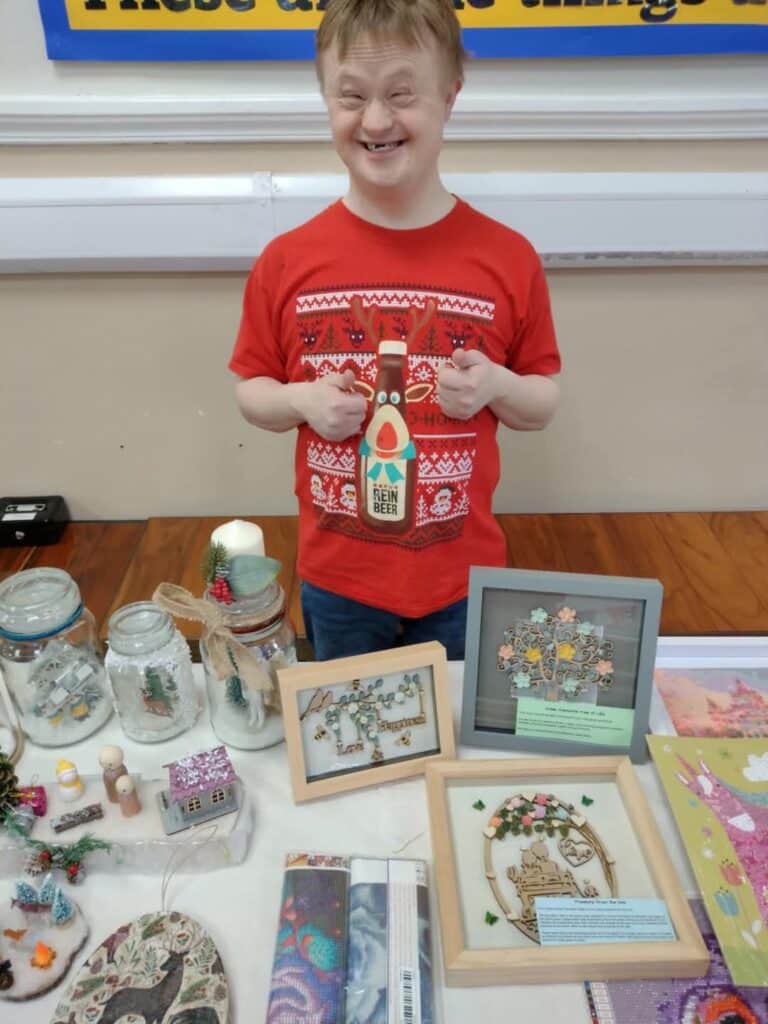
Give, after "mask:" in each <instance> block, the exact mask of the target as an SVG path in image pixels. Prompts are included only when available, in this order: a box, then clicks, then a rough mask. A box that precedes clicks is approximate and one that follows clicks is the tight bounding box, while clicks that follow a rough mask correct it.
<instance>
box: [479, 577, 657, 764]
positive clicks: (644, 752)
mask: <svg viewBox="0 0 768 1024" xmlns="http://www.w3.org/2000/svg"><path fill="white" fill-rule="evenodd" d="M487 590H495V591H509V592H510V593H520V592H525V593H530V594H531V595H532V596H534V598H535V596H537V595H541V598H542V600H546V598H547V597H548V596H549V595H554V594H556V595H563V594H564V595H567V597H568V599H569V600H572V601H573V603H576V602H577V600H578V598H579V597H589V598H598V599H605V601H606V602H607V603H609V602H610V601H611V600H617V601H638V602H642V603H643V614H642V622H641V624H640V629H639V637H638V640H639V657H638V661H637V672H636V677H635V691H634V697H635V699H634V705H633V710H634V718H633V721H632V735H631V739H630V742H629V744H628V745H622V746H609V745H603V744H596V743H590V742H584V743H581V742H577V741H574V740H565V739H563V740H558V739H548V738H544V737H541V738H539V737H536V736H517V735H516V734H515V733H514V732H504V731H502V730H499V729H493V730H491V729H483V728H480V727H478V726H477V724H476V711H477V691H478V683H479V678H478V677H479V671H480V654H481V649H482V648H483V645H484V644H487V643H493V644H494V645H495V644H496V643H497V642H498V637H494V638H492V639H491V638H489V637H486V635H485V631H484V628H483V598H484V595H485V592H486V591H487ZM663 593H664V590H663V587H662V585H661V583H660V582H659V581H658V580H654V579H640V578H636V577H629V576H593V575H587V574H583V573H566V572H543V571H538V570H527V569H491V568H480V567H477V566H473V567H472V568H471V569H470V573H469V598H468V606H467V634H466V651H465V661H464V686H463V694H462V703H461V708H462V710H461V742H462V743H463V744H465V745H466V746H470V747H488V748H495V749H497V750H499V749H500V750H523V751H532V752H535V753H540V754H590V753H591V754H627V755H628V756H629V757H630V758H631V760H632V761H634V762H635V763H636V764H642V763H644V762H645V761H647V760H648V749H647V746H646V742H645V735H646V733H647V732H648V718H649V714H650V704H651V694H652V691H653V669H654V663H655V660H656V643H657V640H658V634H659V620H660V618H661V601H662V596H663Z"/></svg>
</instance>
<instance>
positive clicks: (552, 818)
mask: <svg viewBox="0 0 768 1024" xmlns="http://www.w3.org/2000/svg"><path fill="white" fill-rule="evenodd" d="M483 835H484V836H485V851H484V864H485V875H486V878H487V879H488V883H489V885H490V887H491V892H492V893H493V896H494V899H495V900H496V902H497V904H498V905H499V906H500V907H501V910H502V912H503V914H504V917H505V918H506V919H507V921H509V922H510V924H513V925H514V926H515V928H517V929H518V931H520V932H522V934H523V935H525V936H526V937H527V938H529V939H531V940H532V941H533V942H537V943H538V942H539V941H540V940H539V928H538V922H537V920H536V903H535V900H536V897H537V896H565V897H572V898H574V899H579V898H586V899H595V898H598V897H601V896H603V897H606V898H607V897H609V896H610V897H615V896H616V895H617V893H618V889H617V885H616V875H615V871H614V861H613V860H612V859H611V858H610V857H609V855H608V852H607V850H606V849H605V846H604V845H603V842H602V840H601V839H600V837H599V836H598V835H597V833H596V832H595V831H594V829H593V828H592V827H591V826H590V825H589V823H588V822H587V819H586V818H585V817H584V815H582V814H579V813H578V812H577V810H576V808H575V807H574V806H573V804H569V803H565V802H564V801H562V800H560V799H558V797H556V796H553V795H552V794H551V793H533V792H530V793H518V794H516V795H515V796H513V797H510V798H509V799H508V800H505V801H504V803H503V804H501V806H500V807H498V808H497V810H496V811H494V812H493V814H492V815H491V818H490V820H489V822H488V825H487V826H486V827H485V828H484V829H483ZM508 836H513V837H515V838H517V837H521V841H520V842H519V845H518V856H519V863H517V864H516V863H513V864H511V865H510V866H509V867H507V869H506V872H505V874H506V879H507V880H508V881H509V882H511V885H512V889H513V890H514V895H515V897H516V899H517V901H518V903H519V910H518V911H516V910H514V909H513V907H512V906H510V902H509V901H508V899H507V898H506V897H505V895H504V892H503V888H502V885H500V884H499V877H498V874H497V871H496V869H495V867H494V862H493V850H492V844H493V843H494V841H496V840H499V841H503V840H505V839H506V838H507V837H508ZM529 836H530V838H531V840H532V842H531V843H530V844H528V845H523V842H522V840H523V839H525V838H526V837H529ZM550 840H551V841H552V842H550ZM558 854H559V858H560V863H558V860H557V859H556V857H557V855H558ZM590 862H591V863H590ZM597 862H599V864H600V868H601V869H602V875H603V878H604V880H605V886H604V889H603V892H601V891H600V889H599V888H598V886H597V885H595V884H594V883H593V881H591V878H594V876H595V867H596V864H597ZM586 865H589V867H586ZM582 868H584V869H585V870H584V871H582ZM586 872H588V873H589V876H587V874H586ZM505 888H509V887H508V886H505ZM606 890H607V891H606ZM492 917H493V915H486V921H487V922H488V923H492V922H491V918H492ZM494 920H495V918H494Z"/></svg>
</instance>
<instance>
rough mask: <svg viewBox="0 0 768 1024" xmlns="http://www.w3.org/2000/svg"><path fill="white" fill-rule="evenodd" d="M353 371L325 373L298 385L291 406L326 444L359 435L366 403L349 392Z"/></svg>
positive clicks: (353, 379)
mask: <svg viewBox="0 0 768 1024" xmlns="http://www.w3.org/2000/svg"><path fill="white" fill-rule="evenodd" d="M354 383H355V375H354V373H353V372H352V370H345V371H344V372H343V373H328V374H326V375H325V376H324V377H319V378H318V379H317V380H314V381H312V382H310V383H305V384H302V385H300V390H298V391H297V393H296V396H295V398H294V401H293V406H294V408H295V409H296V411H297V412H298V413H299V415H300V416H301V418H302V419H303V420H305V421H306V422H307V423H308V424H309V426H310V427H312V429H313V430H314V431H315V433H316V434H319V435H320V437H324V438H325V439H326V441H344V440H346V439H347V438H348V437H352V436H353V435H354V434H359V433H360V428H361V426H362V422H363V420H364V419H365V413H366V409H367V406H368V403H367V402H366V400H365V399H364V398H363V396H362V395H360V394H358V393H357V392H356V391H353V390H352V386H353V385H354Z"/></svg>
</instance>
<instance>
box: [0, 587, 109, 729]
mask: <svg viewBox="0 0 768 1024" xmlns="http://www.w3.org/2000/svg"><path fill="white" fill-rule="evenodd" d="M0 664H2V668H3V674H4V676H5V680H6V683H7V684H8V690H9V692H10V694H11V699H12V700H13V702H14V705H15V707H16V710H17V713H18V716H19V721H20V723H21V727H22V729H23V730H24V732H25V733H26V735H27V736H28V737H29V739H30V740H32V741H33V742H34V743H39V744H40V745H41V746H44V747H64V746H69V745H70V744H72V743H77V742H78V740H82V739H84V738H85V737H86V736H90V734H91V733H93V732H95V731H96V730H97V729H99V728H101V726H102V725H103V724H104V723H105V722H106V721H107V719H108V718H109V716H110V715H111V714H112V702H111V700H110V696H109V687H108V684H107V678H106V672H105V671H104V665H103V664H102V661H101V658H100V657H99V654H98V645H97V638H96V624H95V622H94V618H93V615H91V613H90V612H89V611H88V609H87V608H84V607H83V601H82V598H81V596H80V590H79V588H78V586H77V584H76V583H75V581H74V580H73V579H72V577H71V576H70V575H69V573H67V572H65V571H64V570H63V569H48V568H39V569H24V570H23V571H22V572H18V573H16V574H15V575H13V576H10V577H8V579H6V580H3V582H2V583H0Z"/></svg>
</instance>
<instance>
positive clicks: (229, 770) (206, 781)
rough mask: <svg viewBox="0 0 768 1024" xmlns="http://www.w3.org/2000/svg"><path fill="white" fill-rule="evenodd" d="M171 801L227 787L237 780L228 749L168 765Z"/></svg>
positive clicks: (217, 749) (181, 759)
mask: <svg viewBox="0 0 768 1024" xmlns="http://www.w3.org/2000/svg"><path fill="white" fill-rule="evenodd" d="M168 778H169V781H170V784H171V800H172V801H173V802H174V803H175V802H177V801H179V800H186V799H187V798H188V797H190V796H195V795H196V794H197V793H205V792H207V791H208V790H209V789H215V788H216V787H217V786H226V785H227V783H228V782H234V781H235V779H236V778H237V775H235V769H234V768H233V767H232V762H231V761H230V759H229V754H228V753H227V748H226V747H224V746H220V747H213V749H212V750H205V751H203V752H202V753H200V754H192V755H191V756H190V757H182V758H180V760H178V761H173V762H172V763H171V764H169V765H168Z"/></svg>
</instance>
